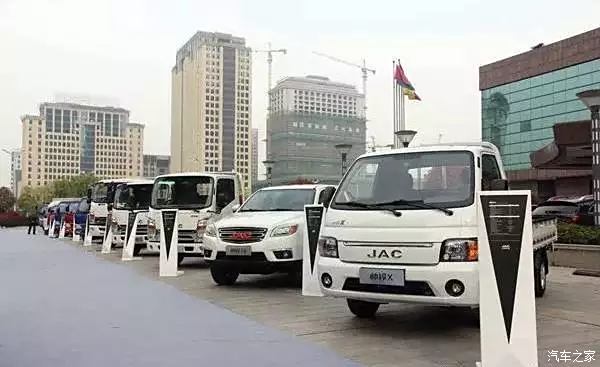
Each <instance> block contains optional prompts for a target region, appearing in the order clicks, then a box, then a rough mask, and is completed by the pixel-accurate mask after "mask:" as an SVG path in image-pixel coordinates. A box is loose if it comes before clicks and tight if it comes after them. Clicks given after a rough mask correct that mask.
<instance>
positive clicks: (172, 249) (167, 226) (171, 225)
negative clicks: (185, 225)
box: [158, 210, 183, 277]
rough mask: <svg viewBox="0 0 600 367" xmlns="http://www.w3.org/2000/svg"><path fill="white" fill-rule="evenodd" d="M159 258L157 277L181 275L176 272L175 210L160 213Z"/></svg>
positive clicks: (176, 223)
mask: <svg viewBox="0 0 600 367" xmlns="http://www.w3.org/2000/svg"><path fill="white" fill-rule="evenodd" d="M160 221H161V226H160V228H161V231H160V257H159V263H158V275H159V276H161V277H176V276H179V275H181V274H183V271H178V270H177V256H178V255H177V252H178V248H177V247H178V246H177V243H178V237H179V234H178V230H177V228H178V226H179V222H178V221H177V210H163V211H161V213H160Z"/></svg>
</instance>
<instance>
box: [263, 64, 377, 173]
mask: <svg viewBox="0 0 600 367" xmlns="http://www.w3.org/2000/svg"><path fill="white" fill-rule="evenodd" d="M270 99H271V101H270V104H271V113H270V115H269V118H268V119H267V159H269V160H273V161H274V162H275V163H274V166H273V168H272V182H273V184H281V183H286V182H291V181H294V180H296V179H298V178H302V179H309V180H314V179H318V180H319V181H321V182H338V181H339V179H340V177H341V173H342V172H341V156H340V154H339V153H338V152H337V151H336V149H335V145H336V144H351V145H352V149H351V150H350V152H349V153H348V160H349V162H352V161H353V160H354V159H355V158H356V157H357V156H359V155H361V154H363V153H364V152H365V142H366V131H365V129H366V120H365V115H364V104H365V97H364V95H363V94H360V93H359V92H358V91H357V90H356V87H355V86H353V85H349V84H344V83H338V82H333V81H331V80H329V78H326V77H321V76H313V75H309V76H307V77H288V78H284V79H282V80H280V81H279V82H278V83H277V85H276V86H275V87H274V88H273V89H272V90H271V93H270Z"/></svg>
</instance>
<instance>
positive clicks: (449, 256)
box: [440, 238, 479, 262]
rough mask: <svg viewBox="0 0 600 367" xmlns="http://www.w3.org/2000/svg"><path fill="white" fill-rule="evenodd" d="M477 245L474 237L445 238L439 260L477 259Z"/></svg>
mask: <svg viewBox="0 0 600 367" xmlns="http://www.w3.org/2000/svg"><path fill="white" fill-rule="evenodd" d="M477 259H479V247H478V245H477V239H476V238H459V239H451V240H445V241H444V242H443V243H442V249H441V251H440V261H446V262H448V261H477Z"/></svg>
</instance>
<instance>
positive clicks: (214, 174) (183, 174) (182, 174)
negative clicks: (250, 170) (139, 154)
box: [155, 172, 238, 179]
mask: <svg viewBox="0 0 600 367" xmlns="http://www.w3.org/2000/svg"><path fill="white" fill-rule="evenodd" d="M237 175H238V174H237V173H236V172H180V173H169V174H166V175H160V176H157V177H156V178H155V179H157V178H163V177H189V176H208V177H223V176H237Z"/></svg>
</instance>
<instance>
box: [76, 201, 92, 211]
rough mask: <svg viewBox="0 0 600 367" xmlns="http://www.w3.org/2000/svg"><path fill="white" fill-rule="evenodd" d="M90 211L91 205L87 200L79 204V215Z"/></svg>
mask: <svg viewBox="0 0 600 367" xmlns="http://www.w3.org/2000/svg"><path fill="white" fill-rule="evenodd" d="M89 211H90V204H88V202H87V199H81V201H80V202H79V207H78V208H77V212H78V213H88V212H89Z"/></svg>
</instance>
